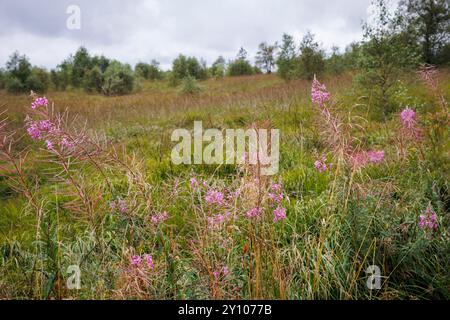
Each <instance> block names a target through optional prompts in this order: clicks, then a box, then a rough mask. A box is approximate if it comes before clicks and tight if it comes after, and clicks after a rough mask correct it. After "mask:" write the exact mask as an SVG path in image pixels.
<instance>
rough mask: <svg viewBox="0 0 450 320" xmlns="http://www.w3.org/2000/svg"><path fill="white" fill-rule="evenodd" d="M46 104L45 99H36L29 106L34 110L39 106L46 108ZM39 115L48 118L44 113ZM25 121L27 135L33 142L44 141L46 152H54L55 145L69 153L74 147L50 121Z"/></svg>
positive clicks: (71, 141)
mask: <svg viewBox="0 0 450 320" xmlns="http://www.w3.org/2000/svg"><path fill="white" fill-rule="evenodd" d="M47 104H48V100H47V98H45V97H43V98H37V99H36V100H34V102H33V103H32V104H31V108H32V109H36V108H38V107H40V106H45V107H46V106H47ZM41 114H44V115H45V116H46V117H48V115H47V113H46V112H42V113H41ZM26 121H27V132H28V135H29V136H30V137H31V138H32V139H34V140H45V144H46V147H47V149H48V150H54V147H55V144H58V145H59V147H60V148H61V150H68V151H71V150H72V149H73V148H74V147H75V144H76V143H75V141H73V139H71V138H70V137H69V136H68V135H67V134H65V133H64V132H62V131H61V130H60V129H59V128H58V126H57V125H56V124H54V123H53V122H52V121H51V120H50V119H44V120H31V119H29V118H27V120H26Z"/></svg>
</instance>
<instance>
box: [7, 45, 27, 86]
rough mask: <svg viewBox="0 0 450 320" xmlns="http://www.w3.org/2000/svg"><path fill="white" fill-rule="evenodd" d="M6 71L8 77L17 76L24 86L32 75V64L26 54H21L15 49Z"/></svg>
mask: <svg viewBox="0 0 450 320" xmlns="http://www.w3.org/2000/svg"><path fill="white" fill-rule="evenodd" d="M6 71H7V72H8V77H11V78H16V79H17V80H18V81H20V82H21V83H22V85H23V86H24V85H25V82H26V81H27V79H28V77H29V76H30V75H31V64H30V62H29V61H28V58H27V57H26V56H25V55H20V53H19V52H18V51H15V52H14V53H13V54H12V55H11V56H10V57H9V60H8V62H6Z"/></svg>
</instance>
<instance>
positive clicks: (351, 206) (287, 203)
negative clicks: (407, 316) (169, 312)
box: [0, 67, 450, 299]
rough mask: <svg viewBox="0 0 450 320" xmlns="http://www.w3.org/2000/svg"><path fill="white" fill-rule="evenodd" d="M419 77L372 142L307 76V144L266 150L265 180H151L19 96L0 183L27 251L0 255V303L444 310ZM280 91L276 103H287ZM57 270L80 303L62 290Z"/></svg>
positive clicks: (235, 176) (4, 145)
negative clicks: (416, 99) (278, 152)
mask: <svg viewBox="0 0 450 320" xmlns="http://www.w3.org/2000/svg"><path fill="white" fill-rule="evenodd" d="M419 76H420V78H421V79H422V80H423V81H424V83H425V86H426V88H427V90H428V92H429V93H431V95H429V96H432V99H433V101H434V102H435V103H434V104H433V106H434V105H436V106H437V108H435V109H433V110H431V112H430V113H431V117H429V116H427V115H426V114H424V112H423V110H421V109H420V108H417V107H415V106H404V108H403V110H399V112H398V114H396V115H395V117H393V118H392V120H391V121H392V122H391V123H389V127H387V125H386V130H385V131H386V132H387V133H386V134H385V136H383V137H385V138H384V140H383V139H378V140H377V139H373V138H372V137H370V136H366V135H368V134H366V132H365V131H364V128H362V127H361V126H360V125H357V124H356V122H355V121H353V120H352V119H351V118H349V119H348V120H347V119H346V117H345V116H344V114H345V112H344V110H343V107H342V103H341V102H340V101H339V98H338V95H335V94H332V93H331V92H329V91H328V90H327V88H326V86H325V85H324V84H322V83H320V82H319V81H318V80H317V79H316V78H314V80H313V82H312V85H311V88H310V94H311V95H310V97H308V99H307V100H308V102H307V103H306V106H307V112H308V113H310V114H311V117H312V123H313V124H314V126H313V129H312V130H314V132H316V133H317V137H318V139H317V140H315V141H313V142H314V143H311V146H308V148H309V149H308V155H307V153H306V152H304V150H303V148H307V147H305V145H304V143H303V142H301V143H300V145H299V149H301V152H299V153H296V152H298V150H296V149H295V148H294V147H293V146H289V147H290V148H289V149H285V150H284V153H283V151H282V155H283V154H284V156H285V158H287V160H283V156H282V159H281V161H282V162H283V161H285V162H284V163H282V164H281V167H280V169H281V170H280V175H279V176H264V175H262V174H261V169H262V164H261V163H260V162H257V163H256V164H250V163H248V162H245V163H244V164H241V165H237V166H234V167H233V168H231V169H229V168H226V169H223V168H221V167H220V166H219V167H218V168H215V169H214V170H213V171H209V170H201V169H198V168H195V167H189V168H188V169H186V168H184V169H183V168H182V167H181V166H178V167H177V166H172V165H171V164H167V165H166V167H164V170H161V171H159V172H157V173H156V174H157V175H158V177H159V178H160V179H159V180H155V179H151V178H150V177H152V176H154V175H156V174H155V173H153V172H149V170H150V169H149V168H152V167H151V165H152V163H153V162H152V161H153V159H152V158H150V159H147V158H145V157H142V155H140V154H139V153H138V152H136V151H133V150H132V149H130V147H129V146H126V145H121V144H119V143H117V142H115V141H113V140H110V139H108V138H107V137H106V135H104V134H99V133H96V132H95V131H93V130H91V129H88V126H87V125H85V124H83V123H80V120H79V119H78V118H77V117H74V116H73V115H71V114H69V112H68V111H64V112H58V111H56V109H55V107H54V105H53V103H52V102H51V101H50V100H49V99H48V98H46V97H37V96H36V95H34V94H32V102H31V106H29V107H27V109H26V115H25V116H24V117H25V132H24V134H22V131H21V130H12V129H11V128H12V126H10V122H11V121H10V120H9V119H8V118H7V117H6V115H5V116H3V118H4V120H2V121H0V138H1V140H0V170H1V172H2V177H1V178H2V180H0V181H1V182H2V183H6V184H7V185H8V186H9V187H10V188H11V190H12V191H11V192H14V193H15V194H17V195H20V196H21V198H19V199H20V201H21V202H20V205H21V206H22V208H23V209H22V210H23V224H24V225H25V227H26V228H27V230H29V231H28V232H27V233H26V234H27V236H26V237H28V239H30V238H31V241H30V243H32V245H31V246H26V245H25V243H26V242H25V240H24V238H23V237H25V236H22V235H17V239H8V240H5V241H4V243H2V244H1V245H2V246H1V250H2V251H1V252H2V256H1V260H0V268H1V270H0V272H1V273H2V275H4V276H2V279H0V297H13V298H40V299H47V298H58V299H63V298H88V299H92V298H118V299H155V298H156V299H186V298H191V299H206V298H214V299H243V298H246V299H266V298H269V299H315V298H320V299H391V298H411V297H416V298H428V297H436V298H449V289H448V279H449V278H450V274H449V271H448V261H449V252H448V243H449V242H448V241H449V237H448V225H449V222H448V198H445V197H446V194H447V197H448V190H447V191H445V188H444V187H445V182H442V181H440V180H438V179H436V178H435V177H436V176H438V175H439V169H438V170H437V172H436V169H433V168H436V165H433V164H435V163H442V161H443V160H444V159H446V158H445V148H444V147H443V146H444V145H445V143H444V141H445V139H446V137H447V131H446V130H445V129H444V128H442V124H443V123H447V122H446V121H448V117H447V115H448V111H447V103H446V100H445V95H444V94H443V93H442V92H440V89H439V88H440V86H439V84H438V81H437V79H438V77H439V75H438V73H437V70H436V69H433V68H430V67H427V68H424V69H422V70H421V71H420V72H419ZM289 86H290V87H289V88H288V89H286V90H291V91H285V92H282V94H280V96H281V97H284V96H286V95H288V93H289V95H293V92H296V90H298V89H297V88H295V87H292V85H290V84H289ZM291 87H292V88H291ZM300 95H304V93H303V91H302V92H301V93H300ZM185 99H188V98H185ZM189 99H194V97H192V98H189ZM195 99H197V100H195V101H196V102H198V101H199V100H198V99H200V98H198V97H197V98H195ZM227 99H231V98H229V97H227ZM277 99H282V98H279V97H277ZM305 100H306V99H305ZM275 101H277V103H279V104H281V105H283V106H284V100H275ZM289 101H291V100H289ZM302 101H303V100H302ZM311 102H312V103H311ZM184 103H187V100H186V101H185V102H184ZM253 103H254V101H253V100H252V108H253ZM264 103H265V102H264ZM289 103H291V102H289ZM264 107H265V106H264ZM283 108H284V107H283ZM283 108H282V109H275V110H277V112H278V111H280V110H282V111H281V112H280V113H285V112H291V111H286V109H283ZM239 110H241V109H239ZM241 111H242V110H241ZM234 112H237V111H236V110H235V111H234ZM242 112H244V111H242ZM302 112H303V111H302ZM274 113H276V112H273V111H272V110H271V111H270V114H274ZM305 114H306V113H305ZM191 118H192V117H191ZM288 118H289V119H288V120H286V118H282V119H284V121H294V122H295V126H296V127H297V126H298V123H299V120H298V118H296V117H292V116H289V117H288ZM292 119H294V120H292ZM424 119H427V121H430V123H427V122H425V120H424ZM430 119H431V120H430ZM277 120H278V121H279V119H275V121H277ZM344 120H345V121H344ZM249 122H250V123H252V125H251V127H253V128H255V129H257V128H265V129H268V128H271V127H273V126H275V124H273V122H272V121H271V122H269V121H258V120H257V119H252V121H249ZM278 124H279V122H278V123H277V124H276V125H278ZM189 125H190V123H189ZM388 128H389V130H388ZM361 131H362V132H363V133H364V134H363V135H361ZM301 132H302V133H303V131H301ZM291 138H292V136H291ZM293 139H294V140H290V141H303V140H301V139H300V138H299V137H298V136H297V133H296V135H294V138H293ZM295 139H297V140H295ZM305 144H306V143H305ZM24 145H27V147H25V148H24V147H23V146H24ZM296 146H297V145H296ZM311 155H313V156H311ZM251 156H252V155H248V154H247V155H246V157H247V158H250V157H251ZM301 157H304V158H305V159H303V158H301ZM299 158H301V159H299ZM30 164H34V165H35V166H31V165H30ZM44 164H45V165H44ZM30 168H33V169H30ZM283 168H285V170H286V172H283ZM437 168H440V167H437ZM220 170H223V171H225V172H227V174H226V175H224V174H219V173H218V172H219V171H220ZM3 173H4V174H3ZM410 179H411V180H410ZM412 179H414V180H412ZM444 180H445V179H444ZM442 183H444V184H442ZM411 185H414V186H416V189H410V188H408V187H411ZM430 185H431V186H430ZM410 190H413V191H410ZM414 190H420V192H419V191H418V192H417V194H416V193H414ZM446 192H447V193H446ZM418 194H420V196H419V195H418ZM445 199H447V200H445ZM446 201H447V202H446ZM446 203H447V204H446ZM446 206H447V207H446ZM11 223H12V222H11ZM30 235H31V236H30ZM72 265H75V266H78V267H79V269H80V270H81V289H80V290H71V289H70V288H69V287H68V286H67V278H68V274H67V272H66V270H67V267H68V266H72ZM370 265H376V266H379V268H380V270H381V271H382V275H381V276H382V287H381V288H380V289H378V290H369V289H368V288H367V286H366V280H367V275H366V273H365V270H366V269H367V267H369V266H370ZM17 271H20V272H17Z"/></svg>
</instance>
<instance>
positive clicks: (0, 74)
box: [0, 69, 6, 90]
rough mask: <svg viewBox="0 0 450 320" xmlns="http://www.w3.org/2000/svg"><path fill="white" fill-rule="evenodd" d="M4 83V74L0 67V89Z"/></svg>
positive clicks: (3, 86)
mask: <svg viewBox="0 0 450 320" xmlns="http://www.w3.org/2000/svg"><path fill="white" fill-rule="evenodd" d="M5 84H6V74H5V72H4V71H3V70H2V69H0V90H1V89H4V88H5Z"/></svg>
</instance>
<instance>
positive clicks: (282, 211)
mask: <svg viewBox="0 0 450 320" xmlns="http://www.w3.org/2000/svg"><path fill="white" fill-rule="evenodd" d="M273 215H274V217H273V222H278V221H280V220H283V219H286V208H282V207H279V206H278V207H277V208H276V209H275V210H274V211H273Z"/></svg>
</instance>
